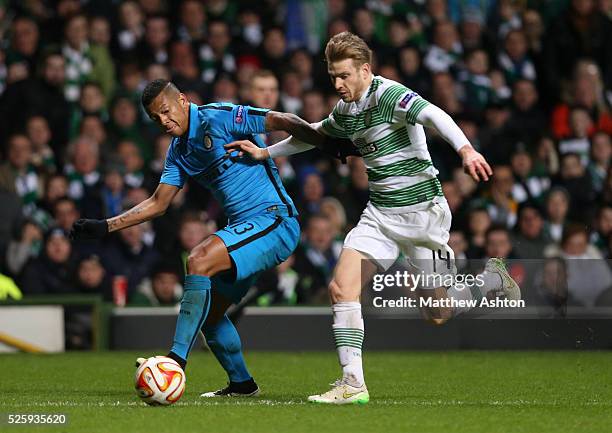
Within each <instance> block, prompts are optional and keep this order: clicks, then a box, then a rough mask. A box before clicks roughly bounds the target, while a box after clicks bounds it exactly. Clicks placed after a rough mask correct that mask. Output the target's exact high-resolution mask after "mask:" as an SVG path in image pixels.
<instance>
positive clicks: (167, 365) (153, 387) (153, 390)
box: [134, 356, 185, 406]
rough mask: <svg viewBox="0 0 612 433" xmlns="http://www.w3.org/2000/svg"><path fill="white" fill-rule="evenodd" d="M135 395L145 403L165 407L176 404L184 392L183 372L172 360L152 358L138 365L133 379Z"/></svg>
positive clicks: (158, 357)
mask: <svg viewBox="0 0 612 433" xmlns="http://www.w3.org/2000/svg"><path fill="white" fill-rule="evenodd" d="M134 386H135V388H136V394H138V397H140V398H141V399H142V401H144V402H145V403H147V404H149V405H154V406H167V405H170V404H172V403H176V402H177V401H178V399H179V398H181V396H182V395H183V392H184V391H185V372H184V371H183V369H182V368H181V366H180V365H179V364H178V363H177V362H176V361H175V360H173V359H171V358H168V357H166V356H153V357H151V358H149V359H147V360H146V361H145V362H143V363H142V364H140V366H139V367H138V369H137V370H136V376H135V377H134Z"/></svg>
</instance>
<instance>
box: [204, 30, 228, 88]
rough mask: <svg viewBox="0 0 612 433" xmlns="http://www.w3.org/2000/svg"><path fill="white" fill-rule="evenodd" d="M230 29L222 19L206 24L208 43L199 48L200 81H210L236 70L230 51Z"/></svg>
mask: <svg viewBox="0 0 612 433" xmlns="http://www.w3.org/2000/svg"><path fill="white" fill-rule="evenodd" d="M230 42H231V37H230V30H229V26H228V25H227V23H226V22H224V21H212V22H210V23H209V24H208V43H207V44H205V45H202V46H201V47H200V48H199V59H200V70H201V71H202V81H204V82H205V83H212V82H213V81H215V80H216V79H217V78H218V77H219V76H220V75H221V74H223V73H228V74H232V73H234V72H235V71H236V59H235V58H234V55H233V54H232V52H231V51H230V49H229V47H230Z"/></svg>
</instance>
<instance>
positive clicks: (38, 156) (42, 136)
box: [26, 115, 57, 175]
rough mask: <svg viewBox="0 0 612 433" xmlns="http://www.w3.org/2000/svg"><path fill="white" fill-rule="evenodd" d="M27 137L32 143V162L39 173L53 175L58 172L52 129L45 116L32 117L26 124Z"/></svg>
mask: <svg viewBox="0 0 612 433" xmlns="http://www.w3.org/2000/svg"><path fill="white" fill-rule="evenodd" d="M26 135H27V136H28V138H29V139H30V142H31V143H32V157H31V159H30V162H31V163H32V165H33V166H34V167H35V168H36V170H37V171H39V172H42V173H44V174H47V175H48V174H52V173H55V171H56V170H57V164H56V161H55V155H54V154H53V149H51V146H50V143H51V129H49V123H48V122H47V119H45V118H44V117H43V116H36V115H35V116H32V117H30V118H29V119H28V120H27V123H26Z"/></svg>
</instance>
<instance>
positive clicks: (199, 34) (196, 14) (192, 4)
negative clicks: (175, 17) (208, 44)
mask: <svg viewBox="0 0 612 433" xmlns="http://www.w3.org/2000/svg"><path fill="white" fill-rule="evenodd" d="M176 34H177V36H178V38H179V40H181V41H183V42H189V43H196V44H198V43H201V42H202V41H204V39H205V38H206V12H205V10H204V5H203V3H202V2H201V1H199V0H185V1H183V2H182V3H181V6H180V25H179V26H178V28H177V29H176Z"/></svg>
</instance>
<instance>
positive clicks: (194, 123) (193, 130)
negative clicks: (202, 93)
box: [187, 103, 199, 140]
mask: <svg viewBox="0 0 612 433" xmlns="http://www.w3.org/2000/svg"><path fill="white" fill-rule="evenodd" d="M198 123H199V122H198V106H197V105H196V104H194V103H189V135H188V136H187V139H188V140H193V139H194V138H195V137H196V135H197V133H198Z"/></svg>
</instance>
